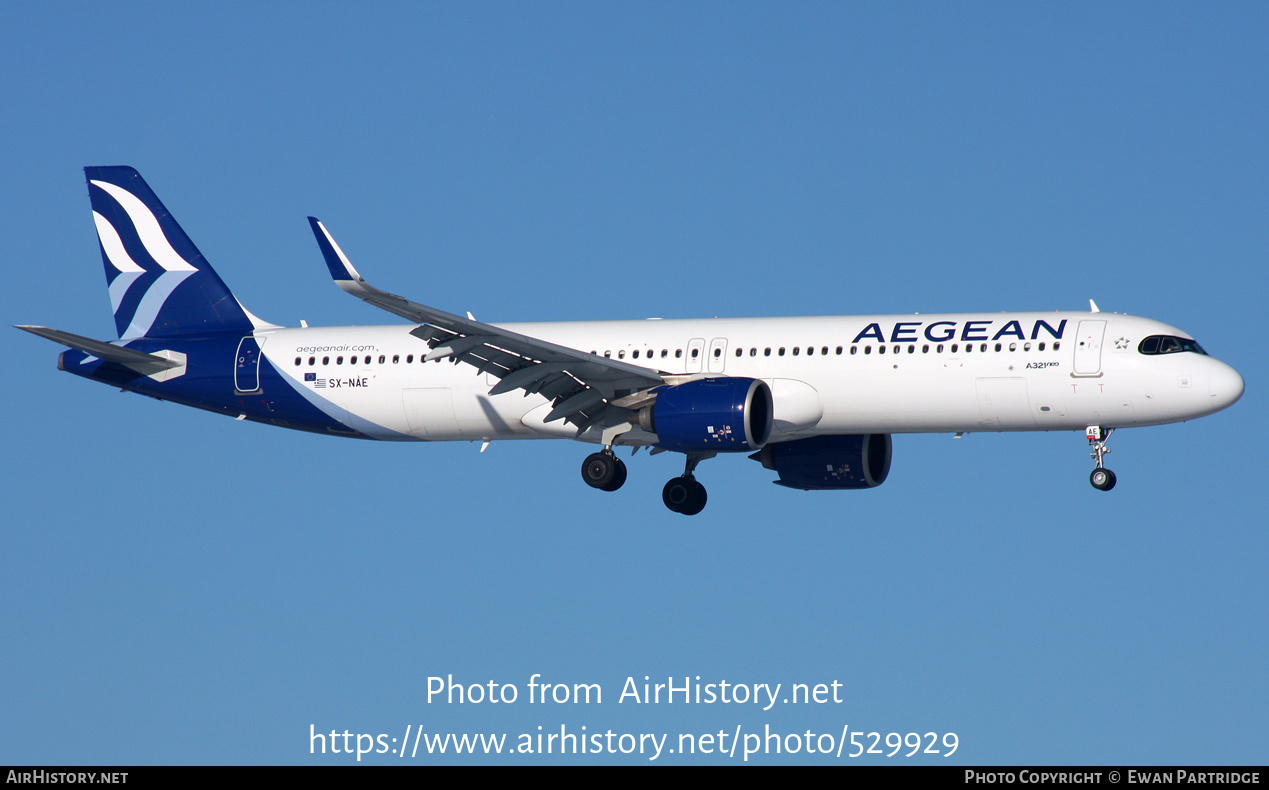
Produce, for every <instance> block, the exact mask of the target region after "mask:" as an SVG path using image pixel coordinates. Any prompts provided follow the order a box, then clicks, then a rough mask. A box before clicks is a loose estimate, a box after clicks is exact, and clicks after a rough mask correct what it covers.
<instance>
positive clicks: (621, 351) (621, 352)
mask: <svg viewBox="0 0 1269 790" xmlns="http://www.w3.org/2000/svg"><path fill="white" fill-rule="evenodd" d="M693 356H695V354H693ZM625 358H626V350H625V349H624V348H622V349H618V350H617V359H625Z"/></svg>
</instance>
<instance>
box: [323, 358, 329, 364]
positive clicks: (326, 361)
mask: <svg viewBox="0 0 1269 790" xmlns="http://www.w3.org/2000/svg"><path fill="white" fill-rule="evenodd" d="M322 364H323V365H329V364H330V357H322Z"/></svg>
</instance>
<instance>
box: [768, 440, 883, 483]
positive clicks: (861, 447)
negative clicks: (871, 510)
mask: <svg viewBox="0 0 1269 790" xmlns="http://www.w3.org/2000/svg"><path fill="white" fill-rule="evenodd" d="M891 449H892V446H891V442H890V434H888V433H874V434H851V435H845V436H813V437H810V438H808V439H796V440H794V441H791V442H779V443H778V444H769V445H767V446H766V447H764V448H762V450H760V451H759V452H756V453H754V454H753V455H751V456H749V457H750V458H752V459H754V460H755V461H760V462H762V465H763V466H765V467H766V468H768V469H772V470H774V471H776V472H779V473H780V479H779V480H776V481H774V482H775V483H776V484H777V485H782V486H787V487H788V488H800V489H802V490H803V491H820V490H831V489H839V488H872V487H874V486H879V485H881V484H882V483H884V482H886V476H887V475H889V474H890V455H891Z"/></svg>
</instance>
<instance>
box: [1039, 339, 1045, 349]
mask: <svg viewBox="0 0 1269 790" xmlns="http://www.w3.org/2000/svg"><path fill="white" fill-rule="evenodd" d="M1040 350H1041V351H1043V350H1044V341H1043V340H1041V341H1040Z"/></svg>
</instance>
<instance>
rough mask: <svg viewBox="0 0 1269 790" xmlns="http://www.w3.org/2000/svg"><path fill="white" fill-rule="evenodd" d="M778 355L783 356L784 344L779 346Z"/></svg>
mask: <svg viewBox="0 0 1269 790" xmlns="http://www.w3.org/2000/svg"><path fill="white" fill-rule="evenodd" d="M779 353H780V356H784V346H780V351H779Z"/></svg>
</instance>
